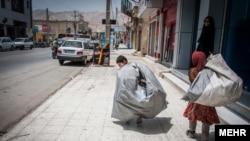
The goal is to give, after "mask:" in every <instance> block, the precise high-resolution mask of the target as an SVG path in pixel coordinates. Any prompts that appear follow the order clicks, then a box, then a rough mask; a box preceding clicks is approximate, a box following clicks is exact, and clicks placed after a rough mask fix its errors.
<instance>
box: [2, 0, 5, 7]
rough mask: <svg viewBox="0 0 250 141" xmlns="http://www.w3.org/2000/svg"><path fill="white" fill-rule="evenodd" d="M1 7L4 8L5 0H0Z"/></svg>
mask: <svg viewBox="0 0 250 141" xmlns="http://www.w3.org/2000/svg"><path fill="white" fill-rule="evenodd" d="M1 8H5V0H1Z"/></svg>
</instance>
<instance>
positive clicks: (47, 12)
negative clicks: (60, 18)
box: [46, 8, 50, 43]
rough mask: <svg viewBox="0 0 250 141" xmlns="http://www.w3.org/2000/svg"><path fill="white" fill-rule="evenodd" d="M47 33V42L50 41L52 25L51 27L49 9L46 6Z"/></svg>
mask: <svg viewBox="0 0 250 141" xmlns="http://www.w3.org/2000/svg"><path fill="white" fill-rule="evenodd" d="M46 27H47V30H46V33H47V40H46V42H47V43H49V32H50V27H49V9H48V8H46Z"/></svg>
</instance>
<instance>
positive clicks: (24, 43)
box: [14, 38, 34, 50]
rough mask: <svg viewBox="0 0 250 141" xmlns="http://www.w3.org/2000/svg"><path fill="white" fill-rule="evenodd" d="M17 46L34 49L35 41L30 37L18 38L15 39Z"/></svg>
mask: <svg viewBox="0 0 250 141" xmlns="http://www.w3.org/2000/svg"><path fill="white" fill-rule="evenodd" d="M14 44H15V48H20V49H21V50H23V49H25V48H29V49H32V48H33V47H34V43H33V41H31V40H30V39H29V38H16V39H15V40H14Z"/></svg>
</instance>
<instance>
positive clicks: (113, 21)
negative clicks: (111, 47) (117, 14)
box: [102, 19, 116, 24]
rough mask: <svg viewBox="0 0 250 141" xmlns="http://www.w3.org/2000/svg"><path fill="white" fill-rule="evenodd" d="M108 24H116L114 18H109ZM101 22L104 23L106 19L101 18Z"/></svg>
mask: <svg viewBox="0 0 250 141" xmlns="http://www.w3.org/2000/svg"><path fill="white" fill-rule="evenodd" d="M109 23H110V24H116V20H110V22H109ZM102 24H106V19H102Z"/></svg>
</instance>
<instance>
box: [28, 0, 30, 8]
mask: <svg viewBox="0 0 250 141" xmlns="http://www.w3.org/2000/svg"><path fill="white" fill-rule="evenodd" d="M29 8H30V1H28V0H27V9H29Z"/></svg>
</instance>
